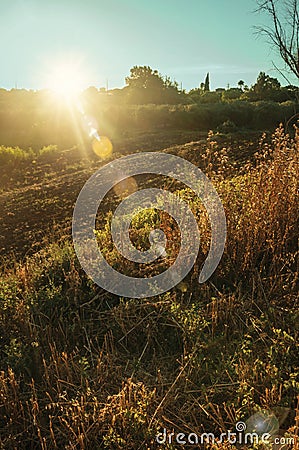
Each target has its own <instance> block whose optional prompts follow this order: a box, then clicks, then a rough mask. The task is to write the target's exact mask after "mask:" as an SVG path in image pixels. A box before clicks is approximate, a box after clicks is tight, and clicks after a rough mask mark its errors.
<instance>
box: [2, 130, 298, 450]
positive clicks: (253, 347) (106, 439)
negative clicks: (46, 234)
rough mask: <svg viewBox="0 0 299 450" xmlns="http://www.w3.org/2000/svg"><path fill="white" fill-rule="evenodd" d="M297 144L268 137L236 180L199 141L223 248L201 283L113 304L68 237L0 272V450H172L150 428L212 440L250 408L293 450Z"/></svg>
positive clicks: (219, 152)
mask: <svg viewBox="0 0 299 450" xmlns="http://www.w3.org/2000/svg"><path fill="white" fill-rule="evenodd" d="M298 147H299V134H298V130H297V131H296V135H295V137H294V138H293V139H291V138H290V137H289V136H287V135H285V134H284V131H283V129H282V128H279V129H278V130H276V132H275V134H274V136H273V139H272V142H271V143H266V142H264V141H263V142H261V145H260V149H257V150H258V152H257V157H256V160H255V162H253V163H250V164H249V163H248V164H247V165H246V166H245V167H244V168H243V172H242V173H240V171H239V170H238V169H236V167H235V165H233V164H230V163H229V157H230V155H229V150H228V149H221V148H218V147H217V143H216V142H214V141H213V136H212V135H209V137H208V142H207V150H206V154H205V158H204V159H203V164H204V166H205V167H204V168H205V171H206V172H207V173H208V175H209V176H210V177H211V178H212V179H213V182H214V184H215V186H216V187H217V190H218V191H219V193H220V195H221V198H222V200H223V203H224V206H225V209H226V214H227V221H228V240H227V247H226V251H225V254H224V257H223V259H222V262H221V264H220V266H219V268H218V269H217V272H216V274H215V275H214V276H213V278H212V279H211V280H210V282H208V283H207V284H205V285H204V286H201V285H199V284H198V283H197V277H196V274H197V273H198V270H199V267H198V266H196V267H195V268H194V271H193V272H192V273H191V274H190V275H189V277H188V279H187V280H185V282H184V283H183V284H181V285H179V286H178V287H177V288H174V289H173V290H172V291H171V292H168V293H166V294H164V295H161V296H159V297H155V298H151V299H144V300H129V299H127V300H123V299H120V298H118V297H116V296H114V295H111V294H108V293H106V292H104V291H102V290H101V289H99V288H97V287H95V286H94V285H93V284H92V283H91V282H90V280H88V279H87V278H86V276H85V274H84V273H83V271H82V269H81V268H80V266H79V264H78V262H77V260H76V258H75V256H74V251H73V248H72V246H71V244H70V243H69V242H68V241H67V240H62V241H61V242H58V243H54V244H52V245H49V246H48V247H47V248H45V249H44V250H43V251H41V252H39V253H37V254H36V255H34V256H33V257H31V258H30V259H27V260H26V261H25V262H24V263H22V264H17V263H16V265H15V268H14V269H11V270H9V271H8V270H6V271H5V272H3V274H2V278H1V280H0V343H1V350H0V352H1V360H2V372H1V374H0V447H1V448H3V449H5V450H6V449H8V450H9V449H38V448H40V449H47V450H49V449H62V448H66V449H96V448H108V449H152V448H169V449H175V448H180V446H179V445H177V444H166V445H163V446H162V447H159V445H158V444H157V443H156V441H155V436H156V434H157V433H158V431H159V430H161V429H163V428H166V429H167V430H168V431H169V433H170V432H172V431H174V430H175V432H184V433H190V432H195V433H197V434H200V433H202V432H214V433H215V434H220V433H221V432H223V431H227V430H228V429H233V428H234V425H235V423H236V422H237V421H238V420H246V419H247V418H248V417H249V416H250V415H252V414H253V413H254V412H256V411H258V410H270V411H272V412H274V413H275V414H276V416H277V417H278V418H279V419H280V429H281V433H285V432H288V433H289V435H290V436H292V437H294V439H295V444H294V446H293V448H294V449H295V448H298V403H297V402H298V400H297V395H298V388H299V383H298V374H299V368H298V273H299V270H298V210H299V208H298V206H299V205H298V173H299V170H298V169H299V157H298V155H299V152H298ZM180 195H183V196H188V195H189V194H188V192H187V191H186V190H184V191H181V192H180ZM190 202H191V207H192V208H193V210H194V211H195V213H197V214H198V217H200V211H201V206H200V205H199V204H198V203H197V202H196V200H195V199H193V198H191V197H190ZM204 223H205V221H204V220H203V222H202V223H201V224H200V226H201V229H202V231H203V240H204V238H205V237H206V238H208V236H209V230H208V227H207V226H206V229H205V227H204ZM140 232H142V230H141V231H140ZM103 238H106V237H105V236H104V237H103ZM107 239H108V237H107ZM206 251H207V245H206V247H203V249H202V252H203V255H202V256H204V254H205V252H206ZM116 262H117V261H116ZM200 262H201V261H200V258H199V262H198V263H199V264H200ZM217 448H221V449H229V448H235V447H234V446H233V445H230V444H222V445H220V444H219V445H217Z"/></svg>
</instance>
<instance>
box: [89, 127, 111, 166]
mask: <svg viewBox="0 0 299 450" xmlns="http://www.w3.org/2000/svg"><path fill="white" fill-rule="evenodd" d="M95 133H96V130H95V132H94V133H93V135H94V134H95ZM91 145H92V149H93V151H94V153H95V154H96V155H97V156H99V157H100V158H101V159H107V158H109V156H111V155H112V151H113V145H112V142H111V141H110V139H109V138H108V137H107V136H97V137H95V138H94V139H93V141H92V144H91Z"/></svg>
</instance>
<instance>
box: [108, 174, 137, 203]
mask: <svg viewBox="0 0 299 450" xmlns="http://www.w3.org/2000/svg"><path fill="white" fill-rule="evenodd" d="M113 190H114V192H115V194H116V195H117V196H118V197H119V198H125V197H127V196H128V195H131V194H133V193H134V192H136V191H137V190H138V185H137V182H136V180H135V178H133V177H128V178H125V179H124V180H122V181H120V182H119V183H117V184H116V185H115V186H114V187H113Z"/></svg>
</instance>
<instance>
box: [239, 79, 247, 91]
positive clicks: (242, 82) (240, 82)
mask: <svg viewBox="0 0 299 450" xmlns="http://www.w3.org/2000/svg"><path fill="white" fill-rule="evenodd" d="M244 85H245V83H244V81H243V80H240V81H238V86H239V89H241V90H243V87H244Z"/></svg>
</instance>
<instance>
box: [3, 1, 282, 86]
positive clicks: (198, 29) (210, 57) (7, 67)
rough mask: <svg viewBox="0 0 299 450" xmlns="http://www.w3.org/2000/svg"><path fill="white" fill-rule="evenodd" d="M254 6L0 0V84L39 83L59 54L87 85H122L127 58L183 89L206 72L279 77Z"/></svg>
mask: <svg viewBox="0 0 299 450" xmlns="http://www.w3.org/2000/svg"><path fill="white" fill-rule="evenodd" d="M255 8H256V2H255V0H229V1H224V0H184V1H183V0H105V1H104V0H51V1H49V0H0V37H1V39H0V55H1V61H2V64H1V71H0V87H4V88H6V89H10V88H12V87H14V86H15V84H17V86H18V87H19V88H26V89H29V88H31V89H40V88H42V87H45V80H46V77H47V73H48V72H49V71H50V70H51V68H52V67H53V66H55V64H59V63H61V62H63V61H65V60H66V61H75V63H76V65H77V67H78V70H80V71H83V72H85V80H84V82H85V84H86V87H88V86H89V85H94V86H97V87H101V86H105V85H106V80H108V83H109V87H110V88H113V87H122V86H124V78H125V77H126V76H127V75H129V70H130V67H132V66H133V65H149V66H151V67H152V68H154V69H158V70H159V72H160V73H161V74H162V75H168V76H170V77H171V78H172V79H176V80H177V81H178V82H179V83H180V82H182V84H183V87H184V88H185V89H187V90H189V89H191V88H193V87H198V85H199V84H200V82H201V81H203V80H204V78H205V75H206V73H207V72H210V80H211V87H212V88H216V87H226V86H227V84H228V83H229V84H230V86H236V84H237V82H238V81H239V80H240V79H243V80H244V81H245V83H246V84H248V85H251V84H252V83H254V81H255V80H256V77H257V75H258V73H259V72H260V71H265V72H267V73H269V74H270V75H271V76H275V77H278V78H280V77H279V74H278V73H277V72H275V71H274V70H273V65H272V60H275V61H276V63H277V64H278V65H280V66H282V64H281V63H280V60H279V58H278V57H276V55H275V53H274V52H273V51H272V50H271V49H270V47H269V45H268V44H267V43H266V42H265V41H264V40H263V39H257V38H256V36H255V35H254V29H253V27H254V25H256V24H257V23H261V22H262V18H261V17H260V16H258V15H256V14H255V13H254V12H253V11H254V9H255ZM263 22H264V23H266V18H263ZM280 80H281V81H283V80H282V79H281V78H280ZM284 84H285V83H284Z"/></svg>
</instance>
